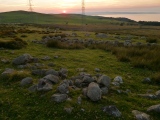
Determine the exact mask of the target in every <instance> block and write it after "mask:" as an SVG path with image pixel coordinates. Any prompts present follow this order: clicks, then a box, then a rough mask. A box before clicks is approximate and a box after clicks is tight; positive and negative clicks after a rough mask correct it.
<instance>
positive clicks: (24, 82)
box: [20, 77, 33, 86]
mask: <svg viewBox="0 0 160 120" xmlns="http://www.w3.org/2000/svg"><path fill="white" fill-rule="evenodd" d="M32 83H33V79H32V78H31V77H26V78H24V79H22V81H21V83H20V85H21V86H26V85H30V84H32Z"/></svg>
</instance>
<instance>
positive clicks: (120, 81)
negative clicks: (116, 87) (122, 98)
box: [113, 76, 123, 84]
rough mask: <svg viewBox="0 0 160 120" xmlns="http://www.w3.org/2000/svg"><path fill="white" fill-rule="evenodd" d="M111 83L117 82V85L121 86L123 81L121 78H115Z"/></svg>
mask: <svg viewBox="0 0 160 120" xmlns="http://www.w3.org/2000/svg"><path fill="white" fill-rule="evenodd" d="M113 82H117V83H120V84H122V83H123V79H122V77H121V76H117V77H115V78H114V80H113Z"/></svg>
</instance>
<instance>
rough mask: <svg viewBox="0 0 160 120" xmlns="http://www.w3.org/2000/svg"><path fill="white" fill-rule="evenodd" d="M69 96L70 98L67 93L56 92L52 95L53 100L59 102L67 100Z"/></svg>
mask: <svg viewBox="0 0 160 120" xmlns="http://www.w3.org/2000/svg"><path fill="white" fill-rule="evenodd" d="M67 98H68V95H67V94H54V95H52V97H51V100H53V101H55V102H57V103H60V102H64V101H66V100H67Z"/></svg>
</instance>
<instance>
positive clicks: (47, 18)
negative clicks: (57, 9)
mask: <svg viewBox="0 0 160 120" xmlns="http://www.w3.org/2000/svg"><path fill="white" fill-rule="evenodd" d="M0 16H1V21H0V22H1V23H37V24H64V25H66V24H67V25H68V24H69V25H70V24H82V15H80V14H42V13H35V12H33V13H31V12H27V11H13V12H4V13H0ZM110 22H111V20H110V19H100V17H98V16H85V23H86V24H104V23H106V24H108V23H110ZM112 22H113V23H114V22H115V23H116V22H117V23H120V21H118V20H112Z"/></svg>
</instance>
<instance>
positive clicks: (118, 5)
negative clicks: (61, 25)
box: [0, 0, 160, 13]
mask: <svg viewBox="0 0 160 120" xmlns="http://www.w3.org/2000/svg"><path fill="white" fill-rule="evenodd" d="M81 2H82V1H81V0H32V4H33V9H34V11H35V12H42V13H62V12H63V11H64V10H65V11H66V12H68V13H81ZM28 5H29V2H28V0H14V1H13V0H0V12H5V11H15V10H26V11H27V10H28V9H29V7H28ZM85 7H86V13H87V12H117V11H118V12H119V11H121V12H122V11H125V12H160V0H85Z"/></svg>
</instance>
